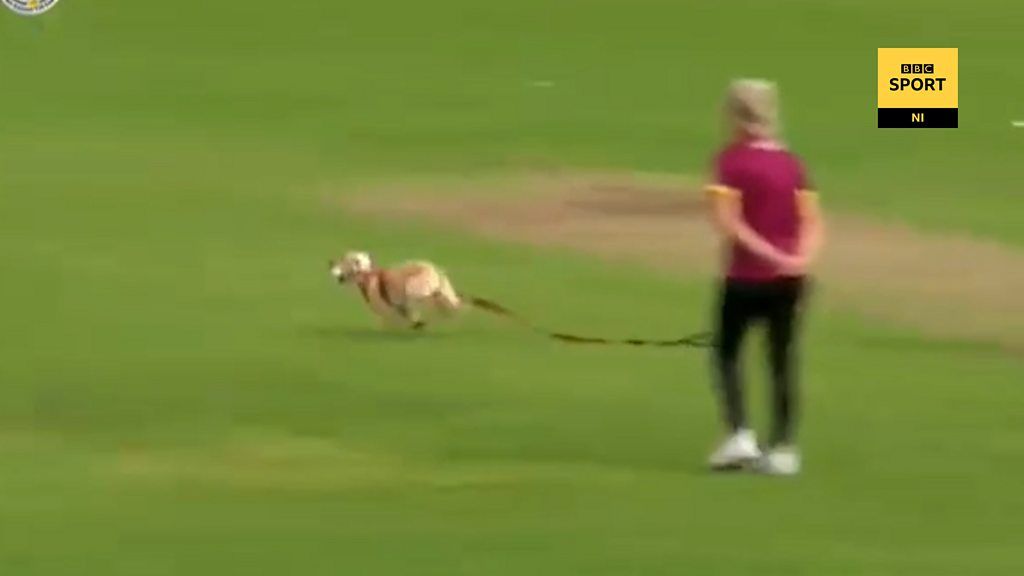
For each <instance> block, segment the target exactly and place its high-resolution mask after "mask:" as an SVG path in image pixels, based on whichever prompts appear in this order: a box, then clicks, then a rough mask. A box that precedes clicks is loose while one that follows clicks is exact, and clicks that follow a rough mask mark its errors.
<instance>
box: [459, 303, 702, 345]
mask: <svg viewBox="0 0 1024 576" xmlns="http://www.w3.org/2000/svg"><path fill="white" fill-rule="evenodd" d="M462 301H463V302H465V303H468V304H470V305H471V306H473V307H474V308H477V309H479V310H483V311H484V312H488V313H490V314H494V315H496V316H501V317H503V318H507V319H509V320H512V321H514V322H516V323H518V324H520V325H522V326H524V327H526V328H528V329H530V330H532V331H534V332H537V333H539V334H542V335H544V336H547V337H548V338H552V339H554V340H558V341H560V342H567V343H570V344H618V345H627V346H662V347H669V346H685V347H689V348H710V347H711V346H712V345H713V343H714V338H713V337H712V335H711V333H709V332H698V333H695V334H690V335H688V336H684V337H682V338H675V339H670V340H649V339H640V338H627V339H612V338H602V337H596V336H580V335H578V334H567V333H565V332H552V331H550V330H547V329H544V328H540V327H538V326H536V325H534V324H533V323H531V322H529V321H527V320H526V319H525V318H523V317H522V316H520V315H519V314H516V313H515V312H513V311H512V310H510V309H508V308H506V307H505V306H502V305H501V304H499V303H497V302H495V301H493V300H488V299H487V298H480V297H478V296H469V295H463V296H462Z"/></svg>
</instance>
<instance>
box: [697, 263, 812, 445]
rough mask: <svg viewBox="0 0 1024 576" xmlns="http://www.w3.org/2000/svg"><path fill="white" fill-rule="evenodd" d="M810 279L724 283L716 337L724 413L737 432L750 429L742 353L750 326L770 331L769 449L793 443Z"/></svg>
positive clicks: (728, 422)
mask: <svg viewBox="0 0 1024 576" xmlns="http://www.w3.org/2000/svg"><path fill="white" fill-rule="evenodd" d="M805 292H806V280H804V279H803V278H784V279H780V280H774V281H771V282H746V281H740V280H726V281H725V282H724V283H723V284H722V286H721V293H720V296H719V307H718V319H717V328H716V334H715V358H714V360H715V370H716V376H717V384H718V388H719V392H720V396H721V401H722V411H723V413H724V415H725V420H726V423H727V424H728V426H729V427H730V428H731V429H732V430H733V431H736V430H739V429H740V428H746V410H745V406H744V400H743V388H744V386H743V379H742V371H741V368H740V365H739V364H740V351H741V349H742V346H743V339H744V337H745V336H746V334H747V332H748V331H749V330H748V329H749V328H750V327H751V325H753V324H755V323H757V322H764V323H765V324H767V328H768V350H767V352H768V366H769V370H770V374H771V383H772V414H773V427H772V433H771V436H770V439H769V442H770V444H769V445H771V446H775V445H779V444H788V443H791V442H793V440H794V428H795V420H796V412H797V400H798V399H797V369H796V362H797V354H796V348H797V331H798V328H799V316H800V310H801V308H802V303H803V301H804V298H805Z"/></svg>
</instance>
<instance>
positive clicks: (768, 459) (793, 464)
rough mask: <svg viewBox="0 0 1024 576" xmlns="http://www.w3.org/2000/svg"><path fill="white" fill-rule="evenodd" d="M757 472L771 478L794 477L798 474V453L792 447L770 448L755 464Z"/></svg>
mask: <svg viewBox="0 0 1024 576" xmlns="http://www.w3.org/2000/svg"><path fill="white" fill-rule="evenodd" d="M757 470H758V472H761V473H762V474H770V475H772V476H795V475H796V474H798V473H799V472H800V452H799V451H798V450H797V449H796V448H794V447H792V446H779V447H776V448H772V449H771V450H769V451H768V453H767V454H765V455H764V458H761V460H760V462H758V463H757Z"/></svg>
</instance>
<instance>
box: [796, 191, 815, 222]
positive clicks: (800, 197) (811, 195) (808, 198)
mask: <svg viewBox="0 0 1024 576" xmlns="http://www.w3.org/2000/svg"><path fill="white" fill-rule="evenodd" d="M818 204H819V200H818V193H817V192H815V191H813V190H797V206H798V208H799V210H800V215H801V216H806V215H807V213H808V212H810V211H812V210H817V209H818Z"/></svg>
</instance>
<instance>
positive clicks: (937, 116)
mask: <svg viewBox="0 0 1024 576" xmlns="http://www.w3.org/2000/svg"><path fill="white" fill-rule="evenodd" d="M958 116H959V110H958V109H957V108H879V109H878V127H879V128H957V127H958Z"/></svg>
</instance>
